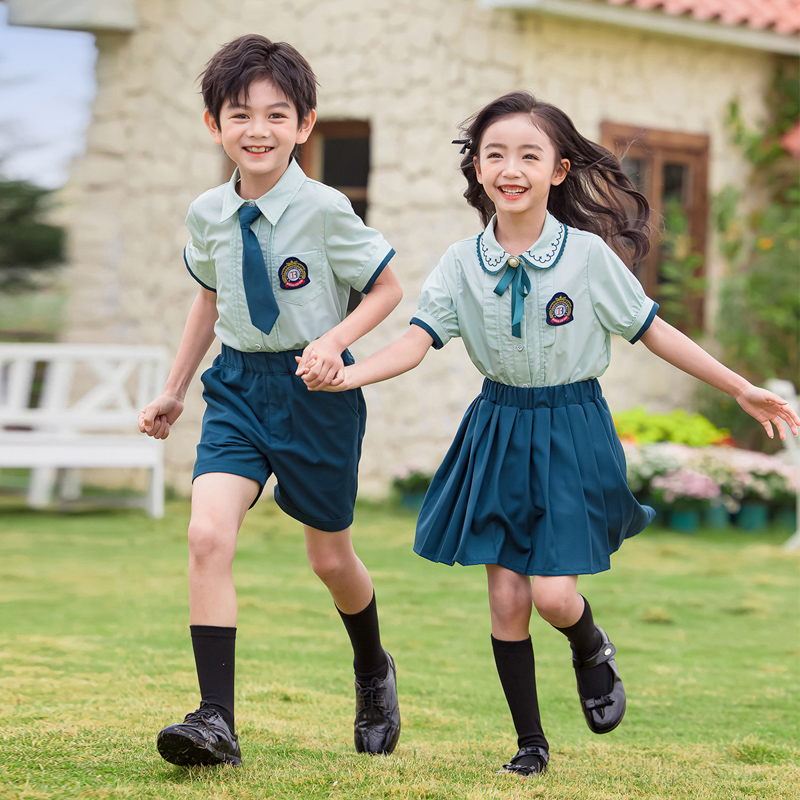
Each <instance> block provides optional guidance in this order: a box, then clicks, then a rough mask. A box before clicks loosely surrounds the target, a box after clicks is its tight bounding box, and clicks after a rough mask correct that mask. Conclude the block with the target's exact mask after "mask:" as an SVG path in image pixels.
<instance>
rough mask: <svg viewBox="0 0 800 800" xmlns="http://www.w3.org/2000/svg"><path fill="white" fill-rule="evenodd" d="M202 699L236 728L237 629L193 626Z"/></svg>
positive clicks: (193, 640) (194, 647) (195, 659)
mask: <svg viewBox="0 0 800 800" xmlns="http://www.w3.org/2000/svg"><path fill="white" fill-rule="evenodd" d="M189 629H190V630H191V632H192V648H193V649H194V662H195V665H196V666H197V680H198V682H199V683H200V699H201V700H202V701H203V702H204V703H208V705H210V706H213V707H214V708H215V709H216V710H217V711H218V712H219V714H220V716H221V717H222V719H224V720H225V722H226V723H227V725H228V727H229V728H230V729H231V733H233V731H234V727H233V726H234V717H233V683H234V667H235V661H236V659H235V656H236V628H223V627H217V626H216V625H190V626H189Z"/></svg>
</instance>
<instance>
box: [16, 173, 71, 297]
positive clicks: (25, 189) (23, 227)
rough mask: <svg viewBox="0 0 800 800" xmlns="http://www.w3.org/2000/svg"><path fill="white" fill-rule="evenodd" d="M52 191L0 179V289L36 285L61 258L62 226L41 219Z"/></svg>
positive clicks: (63, 238) (18, 288) (25, 183)
mask: <svg viewBox="0 0 800 800" xmlns="http://www.w3.org/2000/svg"><path fill="white" fill-rule="evenodd" d="M51 194H52V191H51V190H49V189H42V188H40V187H38V186H34V185H33V184H31V183H27V182H25V181H12V180H0V292H4V293H9V294H10V293H16V292H22V291H28V290H31V289H34V288H36V286H37V283H38V279H39V278H40V276H42V275H43V274H45V273H46V272H47V271H49V270H52V268H53V267H55V266H57V265H58V264H60V263H62V262H63V260H64V242H65V232H64V229H63V228H61V227H59V226H57V225H50V224H48V223H47V222H45V221H44V218H45V215H46V213H47V209H48V202H49V199H50V196H51Z"/></svg>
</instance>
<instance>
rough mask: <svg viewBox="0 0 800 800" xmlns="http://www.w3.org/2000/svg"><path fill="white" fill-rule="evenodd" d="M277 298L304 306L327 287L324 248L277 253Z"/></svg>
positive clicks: (282, 301) (275, 261)
mask: <svg viewBox="0 0 800 800" xmlns="http://www.w3.org/2000/svg"><path fill="white" fill-rule="evenodd" d="M274 263H275V282H274V284H273V285H274V287H275V299H276V300H277V301H278V302H279V303H289V304H290V305H293V306H303V305H305V304H306V303H308V302H309V301H311V300H313V299H314V298H315V297H319V295H320V294H321V293H322V290H323V289H324V288H325V280H326V271H327V262H326V260H325V254H324V253H323V251H322V250H308V251H307V252H304V253H287V254H285V255H279V254H276V255H275V260H274Z"/></svg>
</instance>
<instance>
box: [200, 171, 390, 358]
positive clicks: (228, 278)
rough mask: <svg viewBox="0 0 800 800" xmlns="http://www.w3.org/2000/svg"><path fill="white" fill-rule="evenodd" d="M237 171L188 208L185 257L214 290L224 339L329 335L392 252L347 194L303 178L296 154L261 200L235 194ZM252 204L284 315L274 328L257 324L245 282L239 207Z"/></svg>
mask: <svg viewBox="0 0 800 800" xmlns="http://www.w3.org/2000/svg"><path fill="white" fill-rule="evenodd" d="M238 180H239V175H238V170H237V171H236V172H234V174H233V176H232V178H231V180H230V181H229V182H228V183H226V184H223V185H222V186H218V187H216V188H215V189H211V190H209V191H208V192H206V193H205V194H202V195H201V196H200V197H198V198H197V200H195V201H194V202H193V203H192V205H191V206H190V208H189V213H188V215H187V217H186V226H187V227H188V228H189V232H190V234H191V238H190V239H189V243H188V244H187V245H186V248H185V250H184V260H185V262H186V266H187V267H188V269H189V272H190V273H191V274H192V275H193V276H194V278H195V280H197V282H198V283H199V284H200V285H201V286H204V287H205V288H206V289H210V290H211V291H213V292H216V293H217V311H218V313H219V319H218V320H217V323H216V326H215V328H214V330H215V332H216V334H217V336H219V338H220V340H221V341H222V342H223V343H224V344H226V345H228V346H229V347H232V348H234V349H236V350H241V351H244V352H258V351H262V352H280V351H284V350H297V349H300V348H303V347H305V346H306V345H307V344H308V343H309V342H311V341H313V340H314V339H317V338H319V337H320V336H322V335H323V334H325V333H327V332H328V331H329V330H330V329H331V328H333V327H334V326H336V325H338V324H339V322H341V321H342V320H343V319H344V317H345V314H346V312H347V300H348V297H349V293H350V289H351V288H353V289H355V290H356V291H359V292H368V291H369V290H370V289H371V288H372V285H373V283H374V282H375V280H376V279H377V277H378V275H380V273H381V271H382V270H383V268H384V267H385V266H386V264H388V263H389V260H390V259H391V258H392V256H393V255H394V250H393V249H392V248H391V247H390V245H389V244H388V242H387V241H386V240H385V239H384V238H383V236H381V234H380V233H378V231H376V230H373V229H372V228H368V227H367V226H366V225H364V223H363V222H362V221H361V219H360V218H359V217H358V216H357V215H356V213H355V212H354V211H353V208H352V206H351V205H350V201H349V200H348V199H347V198H346V197H345V196H344V195H343V194H342V193H341V192H338V191H336V189H332V188H331V187H330V186H325V185H324V184H322V183H318V182H317V181H314V180H311V179H310V178H307V177H306V175H305V174H304V173H303V171H302V169H301V168H300V167H299V166H298V164H297V162H295V161H294V160H292V162H291V163H290V164H289V166H288V168H287V169H286V172H284V174H283V175H282V176H281V179H280V180H279V181H278V183H277V184H275V186H274V187H273V188H272V189H271V190H270V191H269V192H267V194H265V195H263V196H262V197H259V198H258V199H257V200H243V199H242V198H241V197H239V195H238V194H237V193H236V184H237V183H238ZM245 204H250V205H256V206H258V208H259V209H260V211H261V214H262V216H260V217H259V218H258V219H257V220H256V221H255V222H254V223H253V226H252V228H251V230H253V231H254V232H255V234H256V236H257V237H258V241H259V243H260V245H261V251H262V253H263V255H264V262H265V264H266V268H267V272H268V273H269V277H270V282H271V284H272V291H273V294H274V295H275V299H276V300H277V302H278V310H279V315H278V319H277V321H276V323H275V326H274V327H273V328H272V330H271V331H270V333H269V334H265V333H263V332H262V331H260V330H259V329H258V328H256V327H255V326H254V325H253V324H252V322H251V321H250V312H249V309H248V305H247V298H246V296H245V292H244V284H243V282H242V232H241V228H240V226H239V217H238V211H239V208H240V207H241V206H242V205H245Z"/></svg>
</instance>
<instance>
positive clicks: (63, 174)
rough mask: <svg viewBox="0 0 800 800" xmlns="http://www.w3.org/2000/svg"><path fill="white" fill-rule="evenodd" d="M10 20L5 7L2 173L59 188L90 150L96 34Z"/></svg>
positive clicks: (0, 23)
mask: <svg viewBox="0 0 800 800" xmlns="http://www.w3.org/2000/svg"><path fill="white" fill-rule="evenodd" d="M7 17H8V9H7V7H6V5H5V3H0V174H2V176H3V177H5V178H12V179H15V180H18V179H22V180H27V181H30V182H31V183H35V184H37V185H39V186H44V187H46V188H56V187H59V186H62V185H63V184H64V183H65V182H66V180H67V177H68V170H69V164H70V161H71V160H72V159H73V158H74V157H75V156H76V155H79V154H81V153H82V152H83V150H84V147H85V136H86V128H87V126H88V124H89V119H90V114H91V104H92V100H93V99H94V93H95V78H94V62H95V57H96V49H95V45H94V36H92V35H91V34H89V33H81V32H78V31H58V30H47V29H44V28H20V27H16V26H13V25H9V24H8V20H7Z"/></svg>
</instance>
